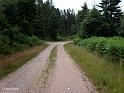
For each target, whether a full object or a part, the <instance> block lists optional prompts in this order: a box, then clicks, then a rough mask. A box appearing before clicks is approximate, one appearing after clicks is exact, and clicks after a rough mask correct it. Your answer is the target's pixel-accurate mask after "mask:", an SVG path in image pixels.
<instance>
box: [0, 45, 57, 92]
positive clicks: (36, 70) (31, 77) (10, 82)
mask: <svg viewBox="0 0 124 93" xmlns="http://www.w3.org/2000/svg"><path fill="white" fill-rule="evenodd" d="M57 44H58V43H51V44H50V46H49V47H47V48H46V49H45V50H44V51H43V52H41V53H40V54H39V55H38V56H37V57H36V58H34V59H32V60H31V61H29V62H27V63H26V64H25V65H23V66H22V67H21V68H19V69H18V70H17V71H15V72H13V73H11V74H9V75H8V76H6V77H5V78H4V79H2V80H0V93H35V92H33V90H30V87H31V86H32V84H33V83H34V82H35V81H36V79H38V78H39V77H40V74H41V72H42V69H43V68H44V66H45V64H46V63H47V59H48V57H49V55H50V53H51V50H52V49H53V48H54V47H55V46H56V45H57Z"/></svg>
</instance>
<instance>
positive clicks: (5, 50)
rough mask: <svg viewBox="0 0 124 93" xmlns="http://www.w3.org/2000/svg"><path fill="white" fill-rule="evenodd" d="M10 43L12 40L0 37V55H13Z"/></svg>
mask: <svg viewBox="0 0 124 93" xmlns="http://www.w3.org/2000/svg"><path fill="white" fill-rule="evenodd" d="M9 43H10V39H9V38H8V37H7V36H4V35H1V36H0V54H3V55H6V54H9V53H11V50H10V46H9Z"/></svg>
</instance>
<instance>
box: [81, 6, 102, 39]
mask: <svg viewBox="0 0 124 93" xmlns="http://www.w3.org/2000/svg"><path fill="white" fill-rule="evenodd" d="M86 16H87V17H85V19H84V20H83V22H81V25H80V28H79V35H80V37H83V38H86V37H91V36H94V35H95V36H96V35H100V33H99V32H100V28H99V27H100V25H101V20H100V16H101V15H100V13H99V11H98V9H96V7H95V6H94V7H93V9H91V11H90V12H89V13H88V14H87V15H86Z"/></svg>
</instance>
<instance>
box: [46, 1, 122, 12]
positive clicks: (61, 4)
mask: <svg viewBox="0 0 124 93" xmlns="http://www.w3.org/2000/svg"><path fill="white" fill-rule="evenodd" d="M44 1H45V0H44ZM84 2H87V5H88V7H89V8H92V7H93V5H94V3H95V4H99V3H100V2H101V0H53V4H54V5H55V7H56V8H59V9H61V10H63V9H68V8H71V9H72V8H73V9H74V10H75V12H77V11H78V10H80V9H81V5H83V3H84ZM120 6H121V8H122V9H123V11H124V0H122V2H121V4H120Z"/></svg>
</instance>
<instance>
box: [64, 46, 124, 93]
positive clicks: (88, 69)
mask: <svg viewBox="0 0 124 93" xmlns="http://www.w3.org/2000/svg"><path fill="white" fill-rule="evenodd" d="M65 50H66V51H67V52H68V53H69V54H70V55H71V57H72V58H73V59H74V60H75V62H76V63H77V64H79V66H80V68H81V69H82V70H83V71H84V72H85V73H86V75H87V76H88V77H89V79H90V80H91V82H93V84H94V85H95V86H96V87H97V89H98V91H99V92H100V93H124V74H123V71H122V68H121V67H120V66H118V65H113V64H112V63H111V62H107V61H106V60H105V59H104V58H101V57H99V56H97V55H94V54H92V53H89V52H88V51H87V50H86V49H84V48H82V47H79V46H76V45H74V44H67V45H65Z"/></svg>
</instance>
